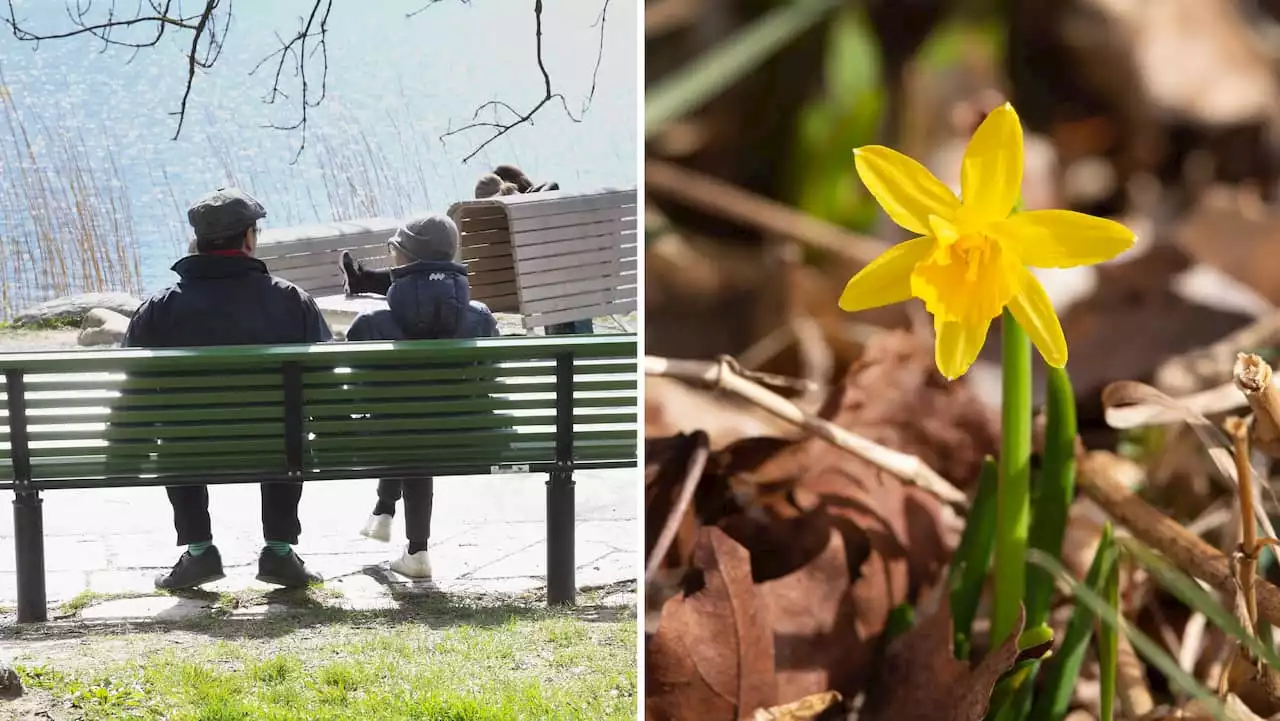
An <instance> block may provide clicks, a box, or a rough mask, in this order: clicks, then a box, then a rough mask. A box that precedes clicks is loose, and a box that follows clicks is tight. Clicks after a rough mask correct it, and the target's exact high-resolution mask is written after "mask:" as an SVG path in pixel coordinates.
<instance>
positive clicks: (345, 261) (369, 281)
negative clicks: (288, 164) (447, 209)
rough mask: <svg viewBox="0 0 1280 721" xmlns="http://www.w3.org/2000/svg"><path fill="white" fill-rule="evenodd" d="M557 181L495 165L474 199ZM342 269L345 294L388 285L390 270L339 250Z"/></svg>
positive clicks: (553, 186) (548, 186)
mask: <svg viewBox="0 0 1280 721" xmlns="http://www.w3.org/2000/svg"><path fill="white" fill-rule="evenodd" d="M559 189H560V184H559V183H556V182H555V181H551V182H547V183H542V184H540V185H534V184H533V182H532V181H530V180H529V176H527V175H525V174H524V171H522V170H520V169H519V168H517V167H516V166H514V165H499V166H498V167H496V168H494V169H493V172H492V173H485V174H484V175H482V176H480V179H479V180H477V181H476V189H475V197H476V200H483V199H484V198H492V197H494V196H496V195H516V194H518V193H540V192H542V191H545V190H559ZM338 267H339V268H340V269H341V271H342V287H343V289H344V290H345V291H346V293H347V295H360V294H361V293H373V294H375V295H386V294H387V288H389V287H391V271H390V270H378V269H374V268H365V267H364V265H363V264H361V263H360V261H359V260H357V259H356V258H355V256H353V255H351V253H350V252H348V251H345V250H344V251H342V257H341V258H339V260H338Z"/></svg>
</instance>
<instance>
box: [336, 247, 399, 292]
mask: <svg viewBox="0 0 1280 721" xmlns="http://www.w3.org/2000/svg"><path fill="white" fill-rule="evenodd" d="M338 266H339V267H340V268H341V269H342V287H343V288H344V289H345V290H346V292H347V295H359V294H361V293H374V294H377V295H386V294H387V289H389V288H390V287H391V271H390V270H377V269H373V268H365V267H364V266H363V265H362V264H361V263H360V261H359V260H356V258H355V257H354V256H353V255H351V253H349V252H347V251H345V250H344V251H342V259H341V260H340V261H339V263H338Z"/></svg>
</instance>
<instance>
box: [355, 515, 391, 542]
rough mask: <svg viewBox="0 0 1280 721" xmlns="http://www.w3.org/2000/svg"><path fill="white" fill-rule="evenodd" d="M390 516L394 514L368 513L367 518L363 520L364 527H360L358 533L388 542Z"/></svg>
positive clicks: (389, 536)
mask: <svg viewBox="0 0 1280 721" xmlns="http://www.w3.org/2000/svg"><path fill="white" fill-rule="evenodd" d="M392 518H394V516H389V515H387V514H385V513H372V514H370V515H369V520H367V521H365V522H364V528H361V529H360V535H361V536H364V537H365V538H372V539H373V540H375V541H382V542H383V543H390V542H391V519H392Z"/></svg>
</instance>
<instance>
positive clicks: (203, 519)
mask: <svg viewBox="0 0 1280 721" xmlns="http://www.w3.org/2000/svg"><path fill="white" fill-rule="evenodd" d="M261 488H262V537H263V538H264V539H265V540H268V541H280V542H283V543H288V544H291V545H292V544H296V543H297V542H298V534H299V533H301V532H302V524H301V523H300V522H299V521H298V501H299V500H301V499H302V484H301V483H263V484H261ZM165 490H166V491H168V493H169V503H171V504H173V527H174V530H176V531H177V532H178V545H179V546H185V545H187V544H189V543H201V542H203V541H212V540H213V528H212V527H211V525H210V522H209V488H208V486H169V487H168V488H166V489H165Z"/></svg>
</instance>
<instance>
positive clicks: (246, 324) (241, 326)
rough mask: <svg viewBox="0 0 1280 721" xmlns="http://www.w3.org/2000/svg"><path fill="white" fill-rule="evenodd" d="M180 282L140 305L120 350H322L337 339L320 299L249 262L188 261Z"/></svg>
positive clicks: (181, 264) (179, 269)
mask: <svg viewBox="0 0 1280 721" xmlns="http://www.w3.org/2000/svg"><path fill="white" fill-rule="evenodd" d="M173 271H174V272H175V273H177V274H178V276H179V280H178V282H177V283H175V284H173V285H172V286H170V287H168V288H166V289H165V290H162V291H160V292H159V293H157V294H155V295H154V296H152V297H151V299H150V300H148V301H146V302H145V303H143V304H142V306H141V307H140V308H138V311H137V313H135V314H134V316H133V320H132V321H130V323H129V330H128V331H127V332H126V333H125V336H124V341H123V342H122V343H121V345H123V346H125V347H135V348H180V347H187V346H209V345H258V344H262V345H269V344H286V343H321V342H324V341H328V340H331V339H332V338H333V335H332V333H330V331H329V325H328V324H327V323H326V322H325V320H324V316H323V315H322V314H321V313H320V309H319V308H318V307H317V306H316V302H315V300H313V299H312V298H311V296H310V295H307V293H306V292H305V291H303V290H302V289H301V288H298V287H297V286H295V285H293V284H292V283H290V282H288V281H286V280H282V279H280V278H275V277H272V276H271V275H270V274H269V273H268V272H267V266H266V264H265V263H263V262H262V261H260V260H258V259H256V258H252V257H250V256H247V255H234V256H223V255H189V256H187V257H185V258H183V259H182V260H179V261H178V262H177V263H175V264H174V265H173Z"/></svg>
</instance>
